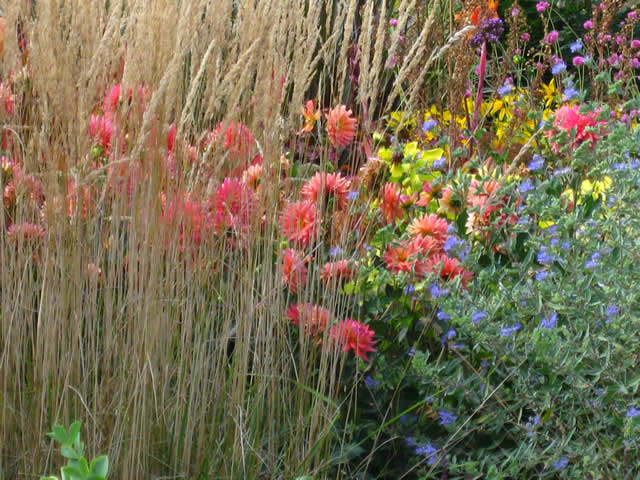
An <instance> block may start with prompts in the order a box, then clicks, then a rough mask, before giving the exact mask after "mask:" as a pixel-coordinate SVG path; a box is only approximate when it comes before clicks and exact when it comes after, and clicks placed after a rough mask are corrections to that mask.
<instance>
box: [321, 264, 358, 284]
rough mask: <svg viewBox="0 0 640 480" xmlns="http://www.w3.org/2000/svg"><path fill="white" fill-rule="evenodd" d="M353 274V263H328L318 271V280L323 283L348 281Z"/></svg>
mask: <svg viewBox="0 0 640 480" xmlns="http://www.w3.org/2000/svg"><path fill="white" fill-rule="evenodd" d="M354 273H355V270H354V266H353V262H351V261H349V260H338V261H337V262H328V263H325V264H324V265H323V267H322V269H321V270H320V280H322V281H323V282H324V283H331V282H342V281H348V280H350V279H351V278H352V277H353V274H354Z"/></svg>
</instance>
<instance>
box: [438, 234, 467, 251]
mask: <svg viewBox="0 0 640 480" xmlns="http://www.w3.org/2000/svg"><path fill="white" fill-rule="evenodd" d="M461 243H464V242H463V241H462V240H460V239H459V238H458V237H456V236H455V235H449V236H448V237H447V239H446V240H445V242H444V245H443V246H442V249H443V250H444V251H445V252H446V253H447V254H448V253H449V252H450V251H451V250H453V249H454V248H456V247H457V246H458V245H460V244H461Z"/></svg>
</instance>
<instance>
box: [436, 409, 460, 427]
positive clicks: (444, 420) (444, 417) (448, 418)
mask: <svg viewBox="0 0 640 480" xmlns="http://www.w3.org/2000/svg"><path fill="white" fill-rule="evenodd" d="M438 414H439V415H440V420H438V424H439V425H451V424H452V423H454V422H455V421H456V420H457V419H458V416H457V415H453V414H451V413H449V412H447V411H446V410H440V411H439V412H438Z"/></svg>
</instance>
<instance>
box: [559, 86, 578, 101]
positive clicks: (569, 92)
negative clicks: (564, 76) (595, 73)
mask: <svg viewBox="0 0 640 480" xmlns="http://www.w3.org/2000/svg"><path fill="white" fill-rule="evenodd" d="M578 95H580V92H579V91H578V90H576V89H575V88H573V87H567V88H565V89H564V92H562V101H564V102H568V101H570V100H572V99H573V98H574V97H577V96H578Z"/></svg>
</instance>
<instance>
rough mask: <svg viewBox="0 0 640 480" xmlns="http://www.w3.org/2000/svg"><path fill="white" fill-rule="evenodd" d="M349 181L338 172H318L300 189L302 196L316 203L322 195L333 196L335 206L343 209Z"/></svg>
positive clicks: (346, 200) (349, 185)
mask: <svg viewBox="0 0 640 480" xmlns="http://www.w3.org/2000/svg"><path fill="white" fill-rule="evenodd" d="M350 188H351V182H349V180H347V179H346V178H344V177H343V176H342V175H340V174H339V173H325V172H318V173H316V174H315V175H314V176H313V177H311V178H310V179H309V181H308V182H307V183H305V184H304V185H303V187H302V190H301V191H300V194H301V195H302V198H304V199H305V200H308V201H310V202H312V203H314V204H317V203H318V201H319V200H320V198H321V196H322V195H327V196H331V197H334V198H335V199H336V204H337V205H336V206H337V207H338V208H339V209H343V208H345V207H346V206H347V204H348V202H349V199H348V198H347V195H349V191H350Z"/></svg>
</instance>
